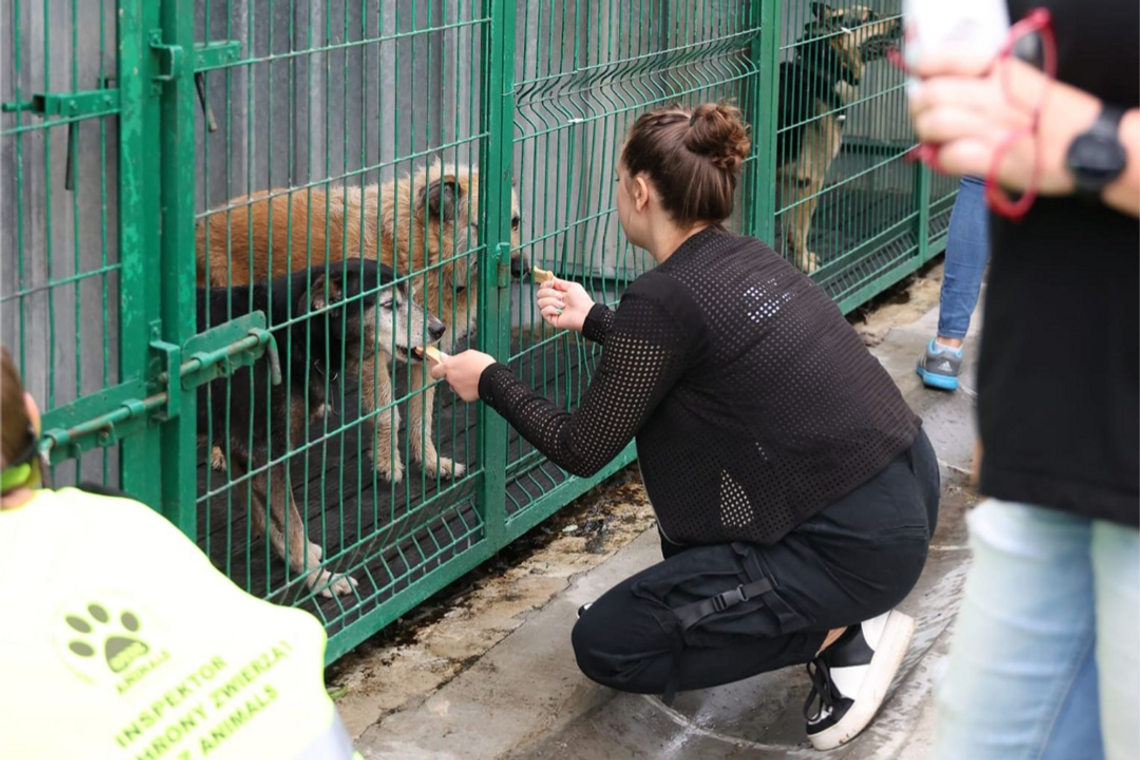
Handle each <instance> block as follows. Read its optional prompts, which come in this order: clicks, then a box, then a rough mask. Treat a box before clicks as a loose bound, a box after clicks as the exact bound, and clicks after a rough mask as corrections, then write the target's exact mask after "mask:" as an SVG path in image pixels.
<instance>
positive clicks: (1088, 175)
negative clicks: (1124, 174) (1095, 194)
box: [1068, 134, 1127, 185]
mask: <svg viewBox="0 0 1140 760" xmlns="http://www.w3.org/2000/svg"><path fill="white" fill-rule="evenodd" d="M1068 159H1069V160H1068V163H1069V168H1070V170H1071V171H1072V172H1073V174H1074V176H1075V178H1076V180H1077V183H1078V184H1080V185H1093V184H1095V185H1099V184H1102V183H1104V182H1105V181H1107V180H1111V179H1113V178H1114V177H1116V175H1118V174H1120V172H1121V171H1123V170H1124V166H1125V164H1126V163H1127V156H1126V155H1125V153H1124V148H1123V146H1121V145H1120V143H1119V142H1117V141H1116V140H1115V139H1114V138H1111V137H1106V136H1104V135H1090V134H1084V135H1081V136H1079V137H1078V138H1077V139H1076V140H1074V141H1073V145H1072V148H1071V149H1070V151H1069V156H1068Z"/></svg>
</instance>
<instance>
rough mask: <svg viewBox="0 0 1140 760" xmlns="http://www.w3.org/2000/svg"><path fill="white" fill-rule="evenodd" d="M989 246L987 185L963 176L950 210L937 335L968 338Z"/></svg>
mask: <svg viewBox="0 0 1140 760" xmlns="http://www.w3.org/2000/svg"><path fill="white" fill-rule="evenodd" d="M989 249H990V240H989V210H988V209H987V208H986V201H985V186H984V185H983V184H982V181H981V180H979V179H975V178H974V177H963V178H962V181H961V182H960V183H959V186H958V197H957V199H955V201H954V210H953V211H951V212H950V229H949V230H948V231H947V238H946V265H945V273H944V274H943V276H942V296H941V303H940V306H939V313H938V334H939V335H941V336H942V337H944V338H965V337H966V331H967V330H968V329H969V327H970V317H971V315H973V313H974V307H976V306H977V305H978V292H979V291H980V290H981V288H982V273H983V272H984V271H985V268H986V259H987V258H988V257H989Z"/></svg>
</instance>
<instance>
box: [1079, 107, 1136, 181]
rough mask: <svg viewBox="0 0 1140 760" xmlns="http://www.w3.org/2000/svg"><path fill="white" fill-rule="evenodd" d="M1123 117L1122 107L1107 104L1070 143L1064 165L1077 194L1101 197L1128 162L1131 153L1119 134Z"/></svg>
mask: <svg viewBox="0 0 1140 760" xmlns="http://www.w3.org/2000/svg"><path fill="white" fill-rule="evenodd" d="M1123 118H1124V110H1123V109H1120V108H1117V107H1115V106H1111V105H1109V104H1107V103H1105V104H1104V106H1103V107H1102V108H1101V110H1100V115H1098V116H1097V117H1096V121H1094V122H1093V124H1092V126H1091V127H1089V128H1088V129H1087V130H1085V131H1084V132H1082V133H1081V134H1079V135H1077V136H1076V138H1074V139H1073V142H1072V143H1070V145H1069V152H1068V153H1067V154H1066V155H1065V167H1066V168H1067V169H1068V170H1069V174H1071V175H1072V176H1073V181H1074V182H1075V183H1076V192H1077V195H1080V196H1084V197H1085V198H1089V199H1099V198H1100V194H1101V192H1103V191H1104V188H1105V187H1107V186H1108V185H1110V184H1112V182H1113V181H1114V180H1115V179H1116V178H1117V177H1119V176H1120V174H1121V172H1123V171H1124V167H1125V166H1127V165H1128V153H1127V152H1126V151H1125V150H1124V146H1123V145H1121V144H1120V138H1119V137H1118V136H1117V132H1118V131H1119V129H1120V120H1121V119H1123Z"/></svg>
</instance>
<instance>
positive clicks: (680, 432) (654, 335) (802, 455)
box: [479, 227, 921, 544]
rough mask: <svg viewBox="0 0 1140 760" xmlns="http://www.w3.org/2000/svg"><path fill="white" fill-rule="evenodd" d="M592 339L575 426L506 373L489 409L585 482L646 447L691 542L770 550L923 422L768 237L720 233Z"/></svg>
mask: <svg viewBox="0 0 1140 760" xmlns="http://www.w3.org/2000/svg"><path fill="white" fill-rule="evenodd" d="M583 334H584V335H585V336H586V337H587V338H589V339H590V340H593V341H595V342H598V343H601V344H602V346H603V349H602V356H601V360H600V362H599V364H598V368H597V371H596V372H595V374H594V377H593V381H592V382H591V383H590V387H589V390H588V391H587V392H586V394H585V396H584V397H583V398H582V403H581V405H580V406H579V408H578V409H577V410H576V411H574V412H573V413H570V412H566V411H564V410H563V409H561V408H559V407H557V406H555V405H554V404H552V403H551V402H550V401H548V400H546V399H545V398H543V397H542V396H540V395H538V394H537V393H535V392H534V391H533V390H531V389H530V388H529V387H527V386H526V385H524V384H523V383H522V382H521V381H520V380H519V379H518V378H516V377H515V376H514V373H512V372H511V371H510V369H509V368H508V367H506V366H505V365H503V364H499V363H496V364H493V365H491V366H490V367H488V368H487V369H486V370H485V371H484V372H483V374H482V376H481V377H480V379H479V395H480V396H481V397H482V399H483V400H484V401H485V402H486V403H487V404H489V405H490V406H491V407H492V408H494V409H495V410H496V411H498V412H499V413H500V414H501V415H503V417H505V418H506V419H507V421H508V422H510V423H511V424H512V425H514V426H515V428H517V429H518V431H519V432H520V433H521V434H522V435H523V436H524V437H525V438H526V439H527V440H528V441H530V442H531V443H532V444H534V445H535V446H536V447H537V448H538V449H539V450H540V451H542V453H543V454H545V455H546V456H548V457H549V458H550V459H551V460H552V461H554V462H555V463H556V464H558V465H559V466H561V467H563V468H564V469H566V470H568V471H569V472H572V473H575V474H577V475H583V476H586V475H591V474H593V473H595V472H597V471H598V470H600V469H601V468H602V467H604V466H605V465H606V464H607V463H608V462H609V461H610V460H611V459H613V457H615V456H616V455H617V454H618V453H619V452H620V451H621V450H622V449H623V448H624V447H625V446H626V444H627V443H629V441H630V440H632V439H633V438H635V437H636V439H637V452H638V458H639V460H640V464H641V472H642V477H643V479H644V481H645V488H646V492H647V493H648V495H649V498H650V501H651V502H652V503H653V507H654V509H655V511H656V513H657V519H658V523H659V525H660V527H661V530H662V532H663V533H664V534H665V535H666V537H668V538H669V539H670V540H671V541H674V542H677V543H682V544H685V543H694V544H707V543H718V542H727V541H751V542H756V543H772V542H775V541H777V540H778V539H779V538H780V537H782V536H783V535H784V534H786V533H787V532H788V531H790V530H792V529H793V528H795V527H796V526H797V525H799V524H800V523H801V522H803V521H804V520H806V519H807V518H808V517H810V516H811V515H813V514H815V513H816V512H818V511H819V510H821V509H822V508H823V507H825V506H827V505H828V504H829V503H831V502H832V501H834V500H836V499H838V498H839V497H841V496H843V495H845V494H847V493H848V492H850V491H852V490H854V489H855V488H856V487H858V486H860V485H862V484H863V483H864V482H866V481H867V480H868V479H870V478H871V476H873V475H875V474H876V473H878V472H879V471H880V470H882V469H883V468H884V467H886V465H887V464H888V463H889V462H890V461H891V460H892V459H893V458H894V457H895V456H897V455H898V454H899V453H901V452H902V451H903V450H904V449H906V448H907V447H908V446H909V445H910V444H911V443H912V442H913V440H914V438H915V435H916V434H917V432H918V428H919V425H920V424H921V422H920V421H919V419H918V417H917V416H915V414H914V413H913V412H912V411H911V410H910V408H909V407H908V406H907V404H906V402H905V401H904V400H903V398H902V395H901V394H900V393H899V391H898V388H897V387H896V386H895V384H894V382H892V380H891V378H890V376H889V375H888V374H887V373H886V371H885V370H884V369H883V368H882V366H880V364H879V362H878V361H877V360H876V359H875V358H874V357H873V356H871V354H870V353H869V352H868V351H867V349H866V348H865V347H864V345H863V342H862V340H861V339H860V338H859V336H858V335H857V334H856V333H855V331H854V330H853V329H852V328H851V326H850V325H849V324H847V321H846V320H845V319H844V318H843V315H842V314H841V313H840V311H839V309H838V308H837V307H836V305H835V304H834V303H833V302H832V301H831V299H830V298H828V297H827V295H826V294H825V293H824V292H823V291H822V290H821V289H820V288H819V287H818V286H816V285H815V283H813V282H812V281H811V280H810V279H808V278H807V277H806V276H804V275H803V274H801V273H800V272H799V271H798V270H796V269H795V268H794V267H792V266H791V265H790V264H789V263H788V262H786V261H784V260H783V259H782V258H780V256H778V255H777V254H776V253H775V252H774V251H773V250H772V249H771V248H769V247H768V246H767V245H765V244H764V243H762V242H760V241H759V240H756V239H755V238H749V237H739V236H735V235H731V234H729V233H728V232H726V231H724V230H723V229H722V228H719V227H712V228H709V229H706V230H704V231H702V232H700V233H698V234H696V235H694V236H692V237H690V238H689V239H688V240H686V241H685V242H684V243H683V244H682V245H681V247H680V248H678V249H677V251H676V252H674V254H673V255H672V256H671V257H670V258H669V259H668V260H666V261H665V262H664V263H662V264H661V265H659V266H658V267H656V268H655V269H652V270H650V271H648V272H646V273H645V274H643V275H641V276H640V277H638V278H637V279H636V280H635V281H634V282H633V283H632V284H631V285H630V286H629V288H628V289H627V290H626V292H625V295H624V296H623V297H622V299H621V303H620V304H619V306H618V308H617V310H616V311H611V310H609V309H607V308H606V307H604V306H601V305H598V306H595V307H594V309H593V310H592V311H591V312H590V315H589V317H588V318H587V320H586V324H585V326H584V329H583Z"/></svg>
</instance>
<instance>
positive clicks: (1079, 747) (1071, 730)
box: [932, 499, 1103, 760]
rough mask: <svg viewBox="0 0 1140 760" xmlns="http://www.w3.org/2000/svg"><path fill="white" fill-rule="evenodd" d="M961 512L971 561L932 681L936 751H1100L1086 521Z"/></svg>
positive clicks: (959, 757) (991, 508) (1013, 755)
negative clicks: (946, 652)
mask: <svg viewBox="0 0 1140 760" xmlns="http://www.w3.org/2000/svg"><path fill="white" fill-rule="evenodd" d="M967 519H968V522H969V526H970V544H971V546H972V548H973V550H974V564H973V567H971V569H970V574H969V578H968V579H967V581H966V588H965V592H964V596H963V600H962V608H961V610H960V611H959V613H958V619H957V622H956V624H955V630H954V634H953V635H954V638H953V641H952V644H951V650H950V657H949V661H948V662H947V667H946V671H945V675H944V678H943V680H942V681H941V683H940V684H939V686H938V728H937V736H936V741H935V750H934V754H933V755H932V757H934V758H937V759H938V760H1045V759H1046V758H1047V759H1048V760H1061V759H1062V758H1077V757H1080V758H1082V759H1083V758H1089V760H1094V759H1096V758H1100V757H1103V754H1102V751H1101V739H1100V717H1099V706H1098V699H1097V679H1096V672H1095V668H1094V667H1093V656H1092V655H1093V652H1094V647H1095V646H1096V624H1095V613H1094V593H1093V589H1094V584H1093V570H1092V561H1091V558H1090V556H1089V551H1090V545H1091V542H1092V524H1091V522H1090V521H1089V520H1085V519H1082V518H1079V517H1075V516H1072V515H1067V514H1065V513H1063V512H1057V511H1054V510H1049V509H1043V508H1040V507H1033V506H1029V505H1025V504H1010V503H1005V502H1000V501H997V500H993V499H991V500H989V501H986V502H985V503H983V504H981V505H980V506H978V507H977V508H976V509H974V510H973V512H971V513H970V515H969V516H968V518H967ZM1074 752H1075V754H1074Z"/></svg>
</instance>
